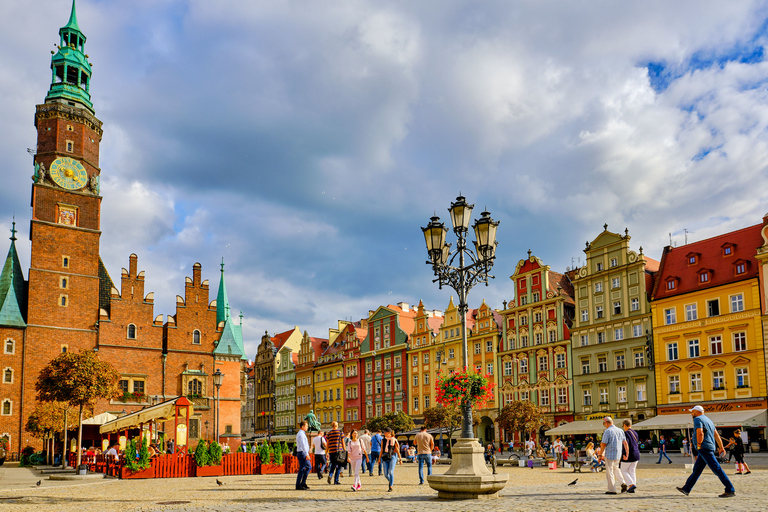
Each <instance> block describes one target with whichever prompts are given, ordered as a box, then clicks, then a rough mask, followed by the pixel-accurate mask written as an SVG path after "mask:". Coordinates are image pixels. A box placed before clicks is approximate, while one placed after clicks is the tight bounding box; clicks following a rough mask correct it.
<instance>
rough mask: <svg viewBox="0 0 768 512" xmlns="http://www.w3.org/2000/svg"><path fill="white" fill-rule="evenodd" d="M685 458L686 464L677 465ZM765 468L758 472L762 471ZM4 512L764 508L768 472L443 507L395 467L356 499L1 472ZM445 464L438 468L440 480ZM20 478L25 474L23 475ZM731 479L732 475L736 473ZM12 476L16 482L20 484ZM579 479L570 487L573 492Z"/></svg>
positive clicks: (544, 481)
mask: <svg viewBox="0 0 768 512" xmlns="http://www.w3.org/2000/svg"><path fill="white" fill-rule="evenodd" d="M681 460H682V459H681ZM760 466H762V465H760ZM0 469H2V471H3V472H4V473H3V474H0V511H5V510H9V511H11V510H13V511H19V512H20V511H27V510H29V511H36V512H41V511H70V510H71V511H84V512H108V511H160V510H182V511H193V510H194V511H198V510H201V511H221V512H230V511H232V512H234V511H246V510H247V511H253V510H265V511H269V510H276V511H296V512H298V511H308V512H309V511H312V512H323V511H334V512H345V511H350V512H352V511H354V512H360V511H366V512H379V511H381V512H400V511H402V512H411V511H419V512H431V511H467V512H471V511H487V510H505V511H506V510H526V511H531V510H535V511H537V512H538V511H541V512H544V511H557V512H563V511H584V512H595V511H611V512H615V511H630V512H631V511H654V512H664V511H670V512H671V511H674V512H679V511H681V510H726V509H727V510H729V511H749V512H753V511H756V510H765V509H766V504H765V503H766V501H765V489H766V486H768V470H766V469H754V468H753V472H752V474H751V475H743V476H732V479H733V481H734V485H735V486H736V492H737V496H736V497H735V498H730V499H719V498H717V494H719V493H721V492H722V491H723V489H722V487H721V485H720V482H719V481H718V480H717V479H716V478H715V477H714V476H713V475H712V473H711V472H709V470H705V472H704V474H703V475H702V477H701V479H700V480H699V482H698V484H697V485H696V487H695V488H694V492H693V493H692V494H691V495H690V496H688V497H686V496H684V495H682V494H680V493H678V492H677V491H676V490H675V486H676V485H682V484H683V483H684V482H685V479H686V478H687V473H685V471H684V469H683V466H682V462H680V463H677V462H676V463H675V464H672V465H667V464H663V465H661V466H657V465H655V464H653V463H646V462H645V461H644V463H643V465H642V466H641V467H640V468H639V469H638V483H639V486H638V492H637V493H636V494H634V495H631V494H623V495H618V496H606V495H604V494H603V493H604V492H605V489H606V484H605V476H604V474H603V473H601V474H594V473H581V474H578V473H577V474H575V475H574V473H572V472H571V470H569V469H558V470H554V471H552V470H547V469H544V468H536V469H533V470H530V469H523V468H509V467H507V468H502V469H500V470H501V471H504V472H506V473H509V475H510V479H509V484H508V485H507V487H506V488H505V489H504V490H503V491H502V492H501V497H500V498H498V499H497V500H493V501H490V502H489V501H443V500H438V499H437V497H436V492H435V491H433V490H432V489H430V488H429V486H428V485H426V484H425V485H418V474H417V467H416V466H415V465H413V464H405V465H401V466H398V467H397V469H396V471H395V489H394V491H393V492H391V493H390V492H387V482H386V480H385V479H384V477H383V476H382V477H379V476H374V477H370V476H367V475H365V476H364V477H363V482H362V483H363V490H361V491H358V492H353V491H352V490H351V488H350V487H351V484H352V481H353V479H352V478H350V477H349V476H346V477H344V478H343V479H342V484H341V485H328V484H327V483H326V481H325V479H323V480H318V479H317V477H316V476H315V475H310V478H309V480H308V484H309V485H310V487H311V490H309V491H296V490H293V488H294V482H295V475H268V476H232V477H224V478H221V480H222V481H223V482H224V485H223V486H222V487H218V486H217V485H216V479H215V478H186V479H156V480H115V479H106V480H103V481H98V482H87V483H69V482H67V483H62V482H51V481H49V480H43V483H42V485H41V486H40V487H39V488H37V487H35V485H34V483H35V482H36V481H37V479H39V476H37V475H36V474H34V473H33V472H31V471H29V470H25V469H15V468H0ZM446 469H447V466H439V467H437V468H436V472H437V473H443V472H445V470H446ZM17 472H24V473H23V474H22V473H18V474H17ZM727 473H728V474H729V475H732V474H733V473H734V470H733V466H732V465H730V466H728V467H727ZM14 475H15V476H14ZM576 477H578V479H579V481H578V483H577V484H576V486H574V487H568V486H567V484H568V483H569V482H571V481H573V479H574V478H576Z"/></svg>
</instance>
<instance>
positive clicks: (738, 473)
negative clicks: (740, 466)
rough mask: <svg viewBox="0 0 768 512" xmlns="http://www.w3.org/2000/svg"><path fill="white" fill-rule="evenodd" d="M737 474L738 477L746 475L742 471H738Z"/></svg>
mask: <svg viewBox="0 0 768 512" xmlns="http://www.w3.org/2000/svg"><path fill="white" fill-rule="evenodd" d="M736 474H737V475H743V474H744V473H742V472H741V471H737V472H736Z"/></svg>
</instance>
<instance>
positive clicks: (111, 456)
mask: <svg viewBox="0 0 768 512" xmlns="http://www.w3.org/2000/svg"><path fill="white" fill-rule="evenodd" d="M119 447H120V445H119V444H118V443H115V444H113V445H112V446H111V447H110V448H109V450H107V460H108V461H109V462H115V463H116V462H119V461H120V454H119V453H118V452H117V449H118V448H119Z"/></svg>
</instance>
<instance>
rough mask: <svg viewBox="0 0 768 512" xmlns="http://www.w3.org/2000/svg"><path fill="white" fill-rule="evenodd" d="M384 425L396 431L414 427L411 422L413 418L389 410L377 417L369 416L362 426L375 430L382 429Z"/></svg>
mask: <svg viewBox="0 0 768 512" xmlns="http://www.w3.org/2000/svg"><path fill="white" fill-rule="evenodd" d="M386 427H389V428H391V429H392V430H394V431H395V432H396V433H397V432H408V431H409V430H413V429H414V428H416V425H414V423H413V419H411V417H410V416H408V415H407V414H405V413H404V412H391V413H389V414H385V415H384V416H379V417H378V418H371V419H370V420H368V423H366V424H365V427H364V428H367V429H368V430H370V431H372V432H375V431H376V430H382V431H383V430H384V429H385V428H386Z"/></svg>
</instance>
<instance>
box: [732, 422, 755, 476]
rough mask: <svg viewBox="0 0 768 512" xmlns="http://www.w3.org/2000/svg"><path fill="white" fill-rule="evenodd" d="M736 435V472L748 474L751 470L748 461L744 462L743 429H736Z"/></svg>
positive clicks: (734, 454)
mask: <svg viewBox="0 0 768 512" xmlns="http://www.w3.org/2000/svg"><path fill="white" fill-rule="evenodd" d="M733 436H734V446H733V456H734V457H735V458H736V474H737V475H748V474H750V473H751V471H750V470H749V466H747V463H746V462H744V452H745V450H744V441H743V440H742V439H741V430H736V431H735V432H734V433H733Z"/></svg>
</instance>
